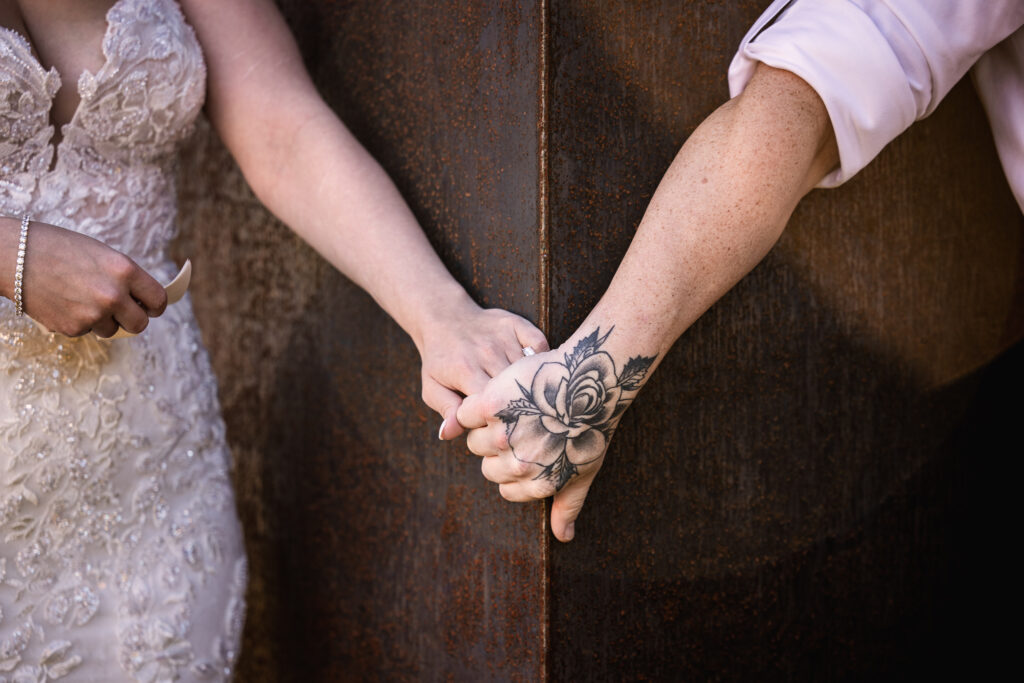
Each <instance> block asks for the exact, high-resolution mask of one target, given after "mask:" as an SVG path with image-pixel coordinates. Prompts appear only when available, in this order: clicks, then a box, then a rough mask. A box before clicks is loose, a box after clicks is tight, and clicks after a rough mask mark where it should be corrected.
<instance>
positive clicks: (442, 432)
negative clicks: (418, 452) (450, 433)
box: [437, 420, 448, 441]
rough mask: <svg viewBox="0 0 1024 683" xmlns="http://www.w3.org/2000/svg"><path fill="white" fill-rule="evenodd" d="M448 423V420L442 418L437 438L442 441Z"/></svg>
mask: <svg viewBox="0 0 1024 683" xmlns="http://www.w3.org/2000/svg"><path fill="white" fill-rule="evenodd" d="M446 424H448V420H441V426H440V427H439V428H438V430H437V438H438V439H440V440H441V441H444V437H443V436H441V435H442V434H444V426H445V425H446Z"/></svg>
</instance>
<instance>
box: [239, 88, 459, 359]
mask: <svg viewBox="0 0 1024 683" xmlns="http://www.w3.org/2000/svg"><path fill="white" fill-rule="evenodd" d="M314 107H315V108H316V109H318V110H319V111H316V112H315V113H312V114H309V115H307V116H306V118H305V120H304V121H303V122H302V123H301V124H300V125H298V126H297V127H294V126H293V132H292V135H291V137H290V138H289V139H288V140H287V141H282V142H281V143H279V144H278V145H276V149H277V153H272V154H268V155H266V157H265V158H264V161H263V164H262V168H261V169H259V170H255V169H248V171H249V172H248V173H247V174H246V175H247V177H249V178H250V179H251V182H252V184H253V187H254V190H255V191H256V193H257V195H258V196H259V197H260V199H261V201H263V202H264V203H265V204H266V206H267V207H268V208H269V209H270V210H271V211H272V212H274V213H275V214H276V215H277V216H278V217H279V218H281V219H282V220H283V221H284V222H285V223H286V224H287V225H288V226H290V227H291V228H292V229H293V230H295V232H296V233H298V234H299V235H300V236H301V237H302V238H303V239H304V240H306V241H307V242H308V243H309V244H310V245H311V246H313V248H315V249H316V250H317V251H318V252H320V254H321V255H323V256H324V258H326V259H327V260H328V261H329V262H330V263H331V264H333V265H334V266H335V267H337V268H338V269H339V270H340V271H341V272H342V273H344V274H345V275H346V276H348V277H349V278H350V279H352V280H353V281H354V282H355V283H356V284H357V285H359V286H360V287H362V288H363V289H365V290H366V291H367V292H369V293H370V295H371V296H373V297H374V299H375V300H376V301H377V302H378V303H379V304H380V305H381V307H382V308H383V309H384V310H385V311H387V312H388V313H389V314H390V315H391V316H392V317H393V318H394V319H395V320H396V322H398V324H399V325H401V326H402V327H403V329H405V330H406V331H407V332H408V333H409V334H410V335H411V336H412V337H413V339H414V341H416V343H417V345H418V346H419V345H420V342H421V338H422V328H423V326H424V325H426V324H428V319H429V318H430V317H432V316H435V315H439V314H442V313H444V312H446V311H452V310H453V309H454V310H458V309H461V308H463V307H465V306H467V305H469V306H474V304H472V302H471V301H470V300H469V297H468V295H466V293H465V291H464V290H463V288H462V287H461V286H460V285H459V284H458V283H457V282H455V280H454V279H453V278H452V277H451V275H450V274H449V273H448V271H447V269H446V268H445V267H444V265H443V264H442V263H441V260H440V259H439V258H438V257H437V255H436V253H435V252H434V249H433V247H431V245H430V243H429V242H428V241H427V239H426V237H425V235H424V234H423V231H422V229H421V228H420V226H419V224H418V222H417V221H416V219H415V217H414V216H413V214H412V211H411V210H410V209H409V207H408V205H407V204H406V203H405V201H404V200H403V198H402V197H401V195H400V194H399V192H398V190H397V188H396V187H395V185H394V183H393V182H392V181H391V179H390V178H389V177H388V175H387V174H386V173H385V171H384V170H383V169H382V168H381V166H380V165H379V164H378V163H377V162H376V160H374V159H373V158H372V157H371V156H370V154H369V153H368V152H367V151H366V150H365V149H364V148H363V147H362V145H360V143H359V142H358V141H357V140H356V139H355V138H354V137H353V136H352V134H351V133H349V131H348V130H347V129H346V128H345V127H344V125H343V124H342V123H341V122H340V121H339V120H338V119H337V118H336V117H335V116H334V114H333V112H331V111H330V110H329V109H328V108H327V107H326V106H325V105H322V106H315V105H314ZM269 169H273V170H272V171H270V170H269ZM243 170H246V169H244V168H243Z"/></svg>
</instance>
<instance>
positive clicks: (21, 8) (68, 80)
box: [0, 0, 115, 134]
mask: <svg viewBox="0 0 1024 683" xmlns="http://www.w3.org/2000/svg"><path fill="white" fill-rule="evenodd" d="M114 3H115V0H32V1H31V2H26V1H24V0H22V1H21V2H17V1H16V0H0V27H3V28H4V29H7V30H9V31H13V32H16V33H18V34H19V35H21V36H23V37H24V38H25V40H26V42H27V43H28V45H29V48H30V49H31V51H32V54H33V56H34V57H35V59H36V60H37V61H38V62H39V64H40V65H41V66H42V67H43V68H44V69H46V70H49V69H51V68H52V69H55V70H56V72H57V73H58V74H60V80H61V84H62V85H61V87H60V88H59V89H58V91H57V93H56V94H55V95H54V97H53V106H52V108H51V115H50V118H51V120H52V122H53V123H54V125H55V126H56V129H57V131H58V134H59V130H60V126H62V125H63V124H65V123H67V122H68V121H70V120H71V117H72V115H73V114H74V111H75V109H76V108H77V107H78V102H79V95H78V92H77V89H76V88H75V87H74V86H75V84H76V83H77V82H78V79H79V78H80V77H81V75H82V73H83V72H86V71H89V72H93V73H94V72H96V71H97V70H98V69H99V68H100V67H101V66H102V65H103V61H104V55H103V48H102V45H103V38H104V35H105V33H106V30H107V13H108V12H109V11H110V9H111V7H113V5H114Z"/></svg>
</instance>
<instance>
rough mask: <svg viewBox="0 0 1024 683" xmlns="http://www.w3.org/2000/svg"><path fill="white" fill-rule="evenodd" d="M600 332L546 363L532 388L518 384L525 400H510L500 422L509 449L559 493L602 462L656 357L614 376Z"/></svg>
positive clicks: (644, 358)
mask: <svg viewBox="0 0 1024 683" xmlns="http://www.w3.org/2000/svg"><path fill="white" fill-rule="evenodd" d="M614 329H615V328H614V327H613V328H612V329H611V330H608V332H607V333H606V334H605V335H604V336H603V337H602V336H600V332H601V330H600V328H598V329H596V330H594V331H593V332H592V333H591V334H589V335H588V336H587V337H585V338H584V339H581V340H580V341H579V343H578V344H576V348H575V349H573V351H572V353H567V354H565V362H563V363H558V362H549V363H544V364H543V365H541V366H540V368H538V370H537V373H536V374H535V375H534V376H533V381H532V382H531V383H530V388H529V389H527V388H526V387H524V386H523V385H522V384H519V382H516V384H518V385H519V390H520V391H521V392H522V394H523V398H518V399H515V400H513V401H511V402H510V403H509V404H508V406H506V407H505V408H504V409H503V410H502V411H501V412H499V413H498V415H497V416H498V417H499V418H500V419H501V421H502V422H504V423H505V429H506V432H507V434H508V443H509V447H510V448H511V449H512V453H513V455H515V457H516V458H517V459H518V460H520V461H523V462H530V463H534V464H537V465H539V466H540V467H541V472H540V474H538V475H537V476H536V477H534V479H547V480H548V481H550V482H552V483H553V484H554V486H555V490H556V491H560V490H561V489H562V487H563V486H565V485H566V484H567V483H568V482H569V480H570V479H572V478H573V476H574V475H575V474H576V473H577V471H578V466H579V465H585V464H587V463H590V462H593V461H595V460H597V459H598V458H600V457H601V455H602V454H603V453H604V451H605V448H606V447H607V446H608V440H609V439H610V438H611V435H612V432H613V431H614V430H615V425H616V423H617V422H618V418H619V416H621V415H622V413H623V412H624V411H625V410H626V408H628V407H629V404H630V403H631V402H632V400H633V399H632V397H629V398H626V397H625V396H624V395H625V394H627V393H630V392H636V391H638V390H639V389H640V385H641V384H642V383H643V380H644V377H645V376H646V375H647V370H648V368H650V367H651V363H653V362H654V359H655V358H656V357H657V356H635V357H633V358H630V359H629V361H628V362H627V363H626V365H625V367H624V368H623V369H622V374H617V373H616V371H615V361H614V360H612V357H611V356H610V355H609V354H608V353H607V352H605V351H600V350H599V349H600V348H601V345H602V344H604V342H605V341H606V340H607V339H608V336H609V335H610V334H611V333H612V330H614Z"/></svg>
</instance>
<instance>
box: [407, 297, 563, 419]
mask: <svg viewBox="0 0 1024 683" xmlns="http://www.w3.org/2000/svg"><path fill="white" fill-rule="evenodd" d="M418 347H419V349H420V357H421V358H422V360H423V372H422V374H423V377H422V379H423V402H424V403H426V404H427V405H428V406H429V407H430V408H432V409H434V410H436V411H437V412H438V413H439V414H440V415H441V418H442V423H441V428H440V429H439V430H438V438H439V439H454V438H456V437H457V436H459V435H460V434H462V432H463V428H462V427H461V426H460V424H459V421H458V420H457V419H456V411H457V410H458V408H459V406H460V405H461V404H462V401H463V396H466V395H469V394H473V393H476V392H478V391H481V390H483V388H484V387H485V386H486V385H487V383H488V382H489V381H490V380H491V378H492V377H494V376H495V375H498V374H500V373H501V372H502V371H503V370H504V369H505V368H507V367H508V366H509V364H511V363H514V362H515V361H516V360H518V359H520V358H523V348H524V347H530V348H531V349H533V350H534V351H546V350H547V349H548V342H547V340H546V339H545V337H544V333H543V332H541V331H540V330H538V329H537V328H536V327H535V326H534V325H533V324H532V323H531V322H530V321H528V320H526V319H525V318H521V317H520V316H518V315H515V314H514V313H509V312H508V311H504V310H501V309H496V308H494V309H482V308H480V307H479V306H477V305H476V304H475V303H473V302H472V301H471V300H470V299H469V297H465V299H464V300H461V301H459V302H457V303H454V304H452V305H451V306H450V307H445V308H443V309H440V310H436V311H434V312H433V314H432V323H431V324H430V325H429V326H427V327H426V328H425V330H424V334H423V338H422V341H421V342H420V343H419V344H418Z"/></svg>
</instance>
